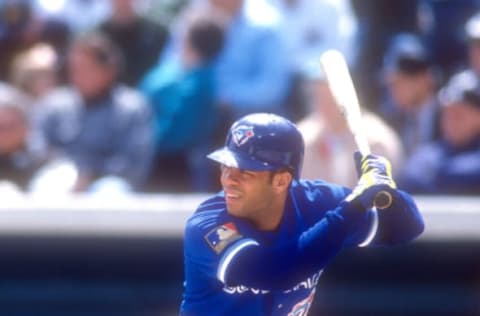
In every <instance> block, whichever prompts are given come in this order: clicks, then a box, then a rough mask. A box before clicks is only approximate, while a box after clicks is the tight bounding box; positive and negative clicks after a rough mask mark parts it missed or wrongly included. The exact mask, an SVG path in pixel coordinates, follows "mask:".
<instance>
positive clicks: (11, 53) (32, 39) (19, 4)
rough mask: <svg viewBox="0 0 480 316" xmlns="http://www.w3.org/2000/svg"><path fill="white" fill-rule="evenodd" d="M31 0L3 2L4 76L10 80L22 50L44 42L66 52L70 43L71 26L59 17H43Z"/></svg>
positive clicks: (0, 45)
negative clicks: (59, 19) (14, 63)
mask: <svg viewBox="0 0 480 316" xmlns="http://www.w3.org/2000/svg"><path fill="white" fill-rule="evenodd" d="M31 5H32V3H31V2H30V1H27V0H19V1H3V2H0V30H1V31H0V79H3V80H8V79H9V78H8V76H9V70H10V67H11V64H12V62H13V60H14V59H15V58H16V57H17V55H18V54H20V53H22V52H24V51H26V50H27V49H29V48H31V47H32V46H34V45H36V44H38V43H40V42H43V43H48V44H49V45H51V46H52V47H54V48H55V51H56V52H57V54H58V55H59V56H63V55H64V53H65V50H66V47H67V45H68V40H69V36H70V30H69V28H68V26H67V25H66V24H64V23H62V22H61V21H58V20H55V19H46V18H45V19H42V18H40V17H39V16H37V15H36V14H35V12H34V11H33V10H32V7H31Z"/></svg>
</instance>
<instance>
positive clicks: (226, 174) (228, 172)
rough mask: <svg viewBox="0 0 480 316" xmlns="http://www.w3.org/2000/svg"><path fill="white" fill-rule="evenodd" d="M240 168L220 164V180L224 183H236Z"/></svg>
mask: <svg viewBox="0 0 480 316" xmlns="http://www.w3.org/2000/svg"><path fill="white" fill-rule="evenodd" d="M239 174H240V170H239V169H237V168H233V167H227V166H222V180H223V181H224V182H225V184H231V183H237V182H238V176H239Z"/></svg>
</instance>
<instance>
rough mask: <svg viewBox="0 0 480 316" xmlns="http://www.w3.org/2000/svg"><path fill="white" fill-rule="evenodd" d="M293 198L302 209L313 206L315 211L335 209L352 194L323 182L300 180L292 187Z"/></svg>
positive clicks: (339, 186)
mask: <svg viewBox="0 0 480 316" xmlns="http://www.w3.org/2000/svg"><path fill="white" fill-rule="evenodd" d="M291 192H292V194H293V197H294V198H295V199H296V202H297V203H298V207H299V208H300V209H304V208H305V207H307V206H310V205H313V206H314V207H315V209H317V210H319V209H325V210H330V209H333V208H335V207H336V206H337V205H338V204H339V203H340V202H341V201H342V200H343V199H344V198H345V197H346V195H347V194H348V193H349V192H350V189H348V188H346V187H343V186H341V185H338V184H334V183H329V182H326V181H323V180H304V179H302V180H299V181H294V182H293V183H292V186H291Z"/></svg>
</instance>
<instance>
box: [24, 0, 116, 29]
mask: <svg viewBox="0 0 480 316" xmlns="http://www.w3.org/2000/svg"><path fill="white" fill-rule="evenodd" d="M27 1H30V2H31V3H32V7H33V9H34V10H35V13H36V15H37V16H39V17H40V18H41V19H49V20H50V19H53V20H57V21H61V22H62V23H65V24H66V25H68V28H69V29H70V30H71V31H72V32H73V34H74V35H80V34H82V33H86V32H90V31H92V29H94V28H95V27H96V26H97V25H99V24H100V23H102V22H103V21H104V20H105V19H107V17H108V16H109V14H110V12H111V10H112V8H111V6H110V0H55V1H47V0H27Z"/></svg>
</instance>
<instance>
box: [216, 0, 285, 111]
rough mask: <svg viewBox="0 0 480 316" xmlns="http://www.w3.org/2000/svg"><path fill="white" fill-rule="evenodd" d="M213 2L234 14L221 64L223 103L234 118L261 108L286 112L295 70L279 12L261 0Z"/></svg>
mask: <svg viewBox="0 0 480 316" xmlns="http://www.w3.org/2000/svg"><path fill="white" fill-rule="evenodd" d="M211 2H212V3H214V5H215V6H216V7H217V8H218V9H220V10H221V11H223V12H225V14H226V15H227V16H228V26H227V31H226V38H225V46H224V49H223V50H222V52H221V54H220V56H219V58H218V60H217V65H216V69H217V79H218V100H219V102H220V104H223V105H226V106H227V107H229V108H230V109H231V111H232V114H233V119H235V118H239V117H240V116H242V115H244V114H246V113H251V112H256V111H268V112H276V113H282V112H284V109H283V108H282V107H283V106H284V102H285V98H286V95H287V93H288V87H289V84H290V78H289V76H290V71H289V59H288V56H287V53H286V46H285V44H284V43H283V41H282V37H281V34H280V32H279V22H280V18H279V15H278V12H277V11H276V10H275V9H274V8H273V7H272V6H270V5H269V4H267V3H266V2H265V1H260V0H254V1H251V0H245V1H243V0H235V1H232V0H221V1H211ZM229 2H231V3H230V4H229Z"/></svg>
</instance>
